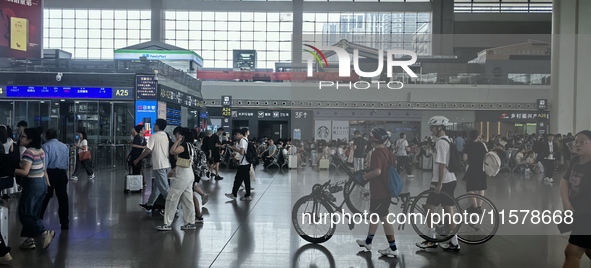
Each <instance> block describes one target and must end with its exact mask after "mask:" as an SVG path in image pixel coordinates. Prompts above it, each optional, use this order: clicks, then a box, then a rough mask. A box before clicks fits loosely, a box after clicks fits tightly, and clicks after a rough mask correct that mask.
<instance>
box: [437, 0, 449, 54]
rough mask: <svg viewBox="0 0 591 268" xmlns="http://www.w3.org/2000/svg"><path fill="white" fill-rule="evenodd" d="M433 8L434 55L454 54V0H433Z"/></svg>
mask: <svg viewBox="0 0 591 268" xmlns="http://www.w3.org/2000/svg"><path fill="white" fill-rule="evenodd" d="M431 9H432V15H431V16H432V22H433V25H432V27H431V29H432V31H433V35H432V38H433V42H432V49H433V55H454V51H453V47H454V46H453V33H454V29H453V25H454V24H453V22H454V1H447V0H433V1H432V2H431Z"/></svg>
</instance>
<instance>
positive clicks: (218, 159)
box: [211, 154, 222, 163]
mask: <svg viewBox="0 0 591 268" xmlns="http://www.w3.org/2000/svg"><path fill="white" fill-rule="evenodd" d="M211 158H212V159H213V163H219V162H222V157H221V156H220V154H212V155H211Z"/></svg>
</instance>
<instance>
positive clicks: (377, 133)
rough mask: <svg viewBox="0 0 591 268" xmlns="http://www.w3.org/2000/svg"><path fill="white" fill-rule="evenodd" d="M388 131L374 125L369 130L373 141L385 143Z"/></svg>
mask: <svg viewBox="0 0 591 268" xmlns="http://www.w3.org/2000/svg"><path fill="white" fill-rule="evenodd" d="M388 136H390V135H389V134H388V131H386V130H385V129H383V128H379V127H376V128H374V129H372V130H371V134H370V137H371V139H372V140H373V141H374V142H377V143H385V142H386V141H387V140H388Z"/></svg>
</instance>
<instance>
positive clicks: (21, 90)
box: [6, 86, 134, 99]
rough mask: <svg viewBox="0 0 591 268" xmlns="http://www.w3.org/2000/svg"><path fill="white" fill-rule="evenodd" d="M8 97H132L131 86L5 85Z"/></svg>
mask: <svg viewBox="0 0 591 268" xmlns="http://www.w3.org/2000/svg"><path fill="white" fill-rule="evenodd" d="M6 97H8V98H32V99H133V97H134V94H133V88H112V87H61V86H60V87H54V86H6Z"/></svg>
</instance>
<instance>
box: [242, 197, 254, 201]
mask: <svg viewBox="0 0 591 268" xmlns="http://www.w3.org/2000/svg"><path fill="white" fill-rule="evenodd" d="M240 200H242V201H252V196H244V197H241V198H240Z"/></svg>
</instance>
